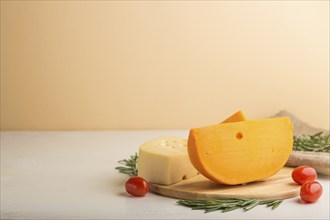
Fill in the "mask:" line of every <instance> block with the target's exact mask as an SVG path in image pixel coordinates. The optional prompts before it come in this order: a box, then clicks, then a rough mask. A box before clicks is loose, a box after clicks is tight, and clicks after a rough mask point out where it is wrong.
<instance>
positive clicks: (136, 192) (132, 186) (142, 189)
mask: <svg viewBox="0 0 330 220" xmlns="http://www.w3.org/2000/svg"><path fill="white" fill-rule="evenodd" d="M125 188H126V191H127V192H128V193H129V194H131V195H133V196H144V195H145V194H146V193H147V192H148V191H149V186H148V183H147V181H145V179H143V178H142V177H138V176H135V177H131V178H129V179H128V180H127V182H126V183H125Z"/></svg>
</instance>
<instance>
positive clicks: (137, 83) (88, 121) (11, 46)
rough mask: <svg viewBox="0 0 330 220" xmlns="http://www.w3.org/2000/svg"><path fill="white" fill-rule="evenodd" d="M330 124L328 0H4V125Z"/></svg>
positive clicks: (8, 127) (41, 127)
mask: <svg viewBox="0 0 330 220" xmlns="http://www.w3.org/2000/svg"><path fill="white" fill-rule="evenodd" d="M281 109H286V110H288V111H291V112H293V113H295V114H296V115H297V116H298V117H300V118H301V119H303V120H305V121H307V122H309V123H310V124H312V125H314V126H317V127H323V128H329V2H328V1H254V2H253V1H251V2H247V1H232V2H230V1H228V2H226V1H209V2H203V1H191V2H189V1H168V2H166V1H164V2H160V1H156V2H150V1H146V2H143V1H142V2H141V1H138V2H133V1H98V2H93V1H67V2H65V1H17V2H16V1H1V129H2V130H13V129H17V130H22V129H26V130H33V129H38V130H53V129H54V130H70V129H78V130H79V129H89V130H92V129H182V128H183V129H186V128H190V127H196V126H200V125H205V124H212V123H217V122H219V121H221V120H222V119H224V118H225V117H227V116H228V115H230V114H232V113H233V112H235V111H237V110H243V111H245V112H246V115H247V116H248V117H249V118H260V117H267V116H269V115H272V114H274V113H276V112H278V111H279V110H281Z"/></svg>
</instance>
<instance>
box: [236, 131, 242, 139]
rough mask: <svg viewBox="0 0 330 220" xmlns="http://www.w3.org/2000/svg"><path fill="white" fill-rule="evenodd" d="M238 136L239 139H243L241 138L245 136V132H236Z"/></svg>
mask: <svg viewBox="0 0 330 220" xmlns="http://www.w3.org/2000/svg"><path fill="white" fill-rule="evenodd" d="M236 138H237V139H238V140H241V139H242V138H243V134H242V132H237V134H236Z"/></svg>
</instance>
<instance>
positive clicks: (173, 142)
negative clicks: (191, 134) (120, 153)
mask: <svg viewBox="0 0 330 220" xmlns="http://www.w3.org/2000/svg"><path fill="white" fill-rule="evenodd" d="M197 174H198V171H197V170H196V169H195V168H194V167H193V165H192V164H191V162H190V160H189V156H188V152H187V140H186V139H183V138H180V137H172V136H163V137H159V138H156V139H153V140H150V141H148V142H146V143H144V144H142V145H141V146H140V148H139V160H138V176H140V177H142V178H144V179H145V180H147V182H150V183H157V184H163V185H171V184H173V183H177V182H180V181H182V180H183V179H187V178H190V177H193V176H196V175H197Z"/></svg>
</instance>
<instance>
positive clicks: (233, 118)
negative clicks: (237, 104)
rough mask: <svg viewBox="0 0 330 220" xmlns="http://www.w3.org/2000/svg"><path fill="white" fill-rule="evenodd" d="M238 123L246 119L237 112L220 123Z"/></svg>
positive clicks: (242, 114)
mask: <svg viewBox="0 0 330 220" xmlns="http://www.w3.org/2000/svg"><path fill="white" fill-rule="evenodd" d="M238 121H246V117H245V115H244V113H243V112H242V111H238V112H236V113H234V114H233V115H231V116H229V117H228V118H227V119H225V120H224V121H223V122H221V123H229V122H238Z"/></svg>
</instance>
